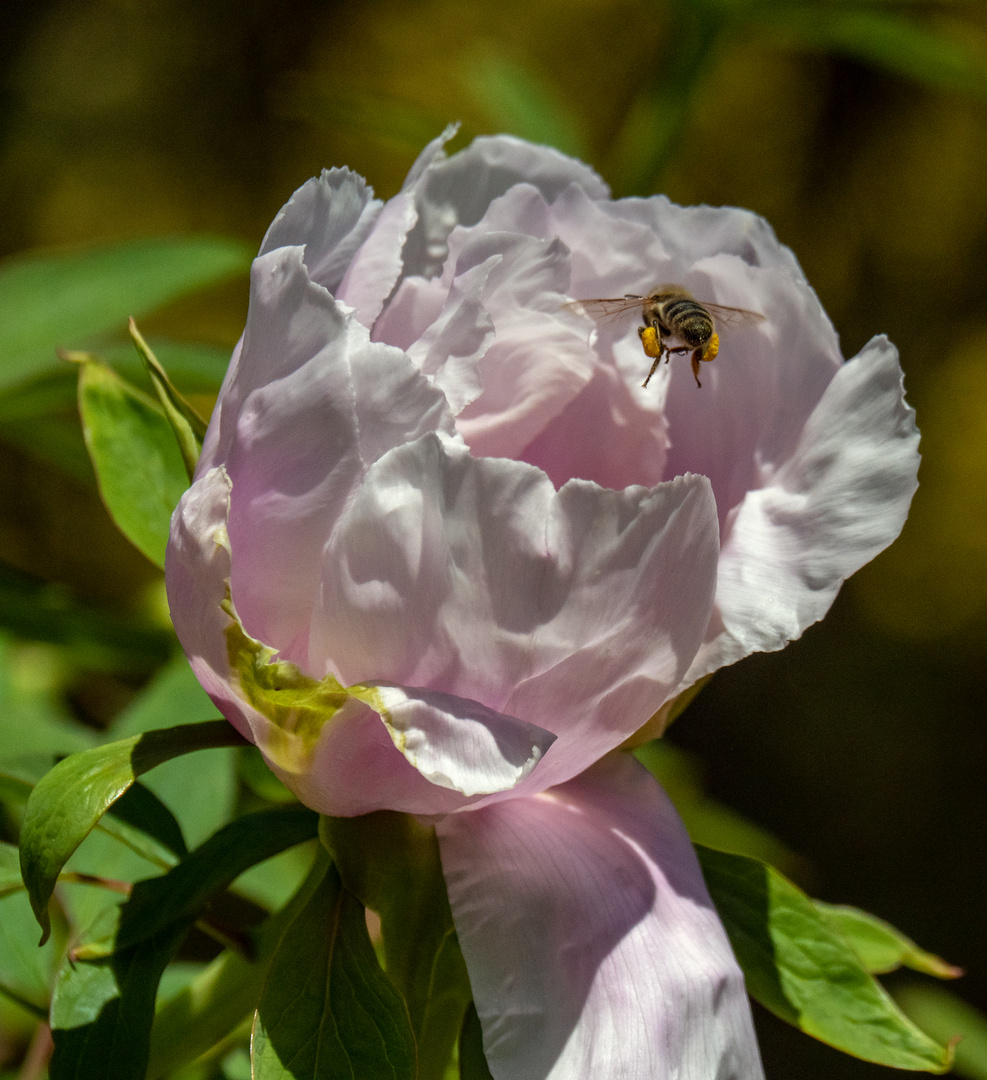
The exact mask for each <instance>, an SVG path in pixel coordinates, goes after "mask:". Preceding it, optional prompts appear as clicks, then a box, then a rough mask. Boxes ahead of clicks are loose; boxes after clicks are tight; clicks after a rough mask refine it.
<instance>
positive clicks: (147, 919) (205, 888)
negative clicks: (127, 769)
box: [116, 725, 318, 949]
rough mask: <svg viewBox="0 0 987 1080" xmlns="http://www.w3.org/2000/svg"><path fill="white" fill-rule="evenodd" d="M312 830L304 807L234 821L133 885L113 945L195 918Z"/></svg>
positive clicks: (313, 820)
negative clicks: (248, 873)
mask: <svg viewBox="0 0 987 1080" xmlns="http://www.w3.org/2000/svg"><path fill="white" fill-rule="evenodd" d="M202 726H205V725H202ZM317 828H318V815H316V814H315V813H313V811H311V810H308V809H306V808H305V807H303V806H289V807H279V808H278V809H275V810H259V811H257V812H256V813H254V814H245V815H244V816H243V817H239V818H236V819H235V820H234V821H231V822H230V823H229V825H225V826H223V828H222V829H220V830H219V832H217V833H216V834H215V835H213V836H210V837H209V839H208V840H207V841H206V842H205V843H204V844H200V846H199V847H197V848H196V849H195V851H193V852H192V853H191V854H190V855H188V856H187V857H186V858H185V859H183V860H182V861H181V862H180V863H179V864H178V865H177V866H176V867H175V868H174V869H172V870H170V871H169V872H168V873H167V874H165V875H164V876H163V877H159V878H152V879H150V880H149V881H138V882H137V883H136V884H135V885H134V890H133V892H132V893H131V895H130V900H129V901H128V902H127V903H126V904H125V905H124V908H125V910H126V914H125V916H123V917H122V918H121V922H120V930H119V933H118V935H117V938H116V947H117V948H118V949H124V948H127V947H128V946H130V945H134V944H137V943H138V942H139V941H141V940H142V939H144V938H150V937H153V936H154V935H155V934H157V933H160V932H161V931H163V930H164V929H165V928H166V927H167V926H168V925H169V923H171V922H174V921H176V920H177V921H182V920H186V921H187V920H194V919H196V918H198V916H199V912H200V911H201V910H202V909H203V908H204V907H205V905H206V903H207V902H208V900H209V899H210V898H211V897H213V896H215V895H216V894H217V893H219V892H221V891H222V890H224V889H226V888H228V887H229V885H230V884H232V882H233V881H234V880H235V879H236V878H238V877H239V876H240V874H242V873H243V872H244V871H245V870H246V869H247V868H248V867H251V866H253V865H254V864H255V863H259V862H263V861H264V860H265V859H269V858H271V856H273V855H277V854H278V853H279V852H281V851H285V850H286V849H287V848H290V847H294V846H295V845H296V844H301V843H304V841H306V840H311V839H313V838H314V837H315V835H316V832H317Z"/></svg>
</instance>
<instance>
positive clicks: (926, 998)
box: [895, 983, 987, 1080]
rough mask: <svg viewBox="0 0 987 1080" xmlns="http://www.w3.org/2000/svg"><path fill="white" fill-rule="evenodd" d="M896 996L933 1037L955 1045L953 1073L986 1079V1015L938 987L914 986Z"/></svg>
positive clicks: (904, 989) (975, 1078) (970, 1078)
mask: <svg viewBox="0 0 987 1080" xmlns="http://www.w3.org/2000/svg"><path fill="white" fill-rule="evenodd" d="M895 997H896V998H897V1001H898V1004H899V1005H900V1006H901V1007H902V1009H904V1011H905V1012H906V1013H907V1014H908V1015H909V1016H910V1017H911V1018H912V1019H913V1020H914V1021H915V1023H916V1024H920V1025H921V1026H922V1027H923V1028H924V1029H925V1030H926V1031H928V1032H929V1034H930V1035H932V1036H934V1037H935V1038H937V1039H941V1040H942V1041H943V1042H953V1043H956V1060H955V1061H954V1062H953V1072H954V1073H955V1074H956V1075H957V1076H962V1077H965V1078H966V1080H987V1016H984V1014H983V1013H982V1012H980V1011H979V1010H978V1009H974V1008H973V1007H972V1006H971V1005H968V1004H967V1003H966V1002H965V1001H961V1000H960V999H959V998H958V997H957V996H956V995H955V994H953V993H950V991H948V990H944V989H943V988H942V987H939V986H926V985H924V984H923V985H919V984H918V983H913V984H911V985H909V986H903V987H900V988H899V989H897V990H896V991H895ZM956 1040H959V1042H957V1041H956Z"/></svg>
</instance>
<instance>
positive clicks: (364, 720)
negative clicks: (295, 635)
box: [167, 467, 555, 816]
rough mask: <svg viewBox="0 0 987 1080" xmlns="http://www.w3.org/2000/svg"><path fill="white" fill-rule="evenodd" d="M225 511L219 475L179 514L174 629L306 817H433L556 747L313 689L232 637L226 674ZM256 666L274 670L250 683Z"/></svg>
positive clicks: (458, 704) (498, 724)
mask: <svg viewBox="0 0 987 1080" xmlns="http://www.w3.org/2000/svg"><path fill="white" fill-rule="evenodd" d="M230 500H231V484H230V480H229V477H228V476H227V474H226V471H225V470H224V469H223V468H222V467H220V468H216V469H213V470H211V471H210V472H208V473H207V474H206V475H205V476H203V477H200V478H199V480H197V481H196V483H195V484H194V485H193V486H192V488H190V489H189V491H188V492H187V493H186V494H185V496H184V497H183V499H182V501H181V503H180V504H179V507H178V511H177V512H176V514H175V517H174V520H173V522H172V533H171V544H170V546H169V550H168V579H167V580H168V598H169V603H170V605H171V609H172V613H173V616H174V620H175V629H176V631H177V633H178V635H179V638H180V640H181V642H182V646H183V648H184V649H185V651H186V653H187V654H188V657H189V661H190V662H191V664H192V668H193V670H194V671H195V673H196V676H197V678H198V679H199V681H200V682H201V683H202V685H203V687H204V688H205V690H206V691H207V693H208V694H209V695H210V697H212V699H213V701H215V703H216V705H217V707H218V708H219V709H220V711H221V712H222V713H223V714H224V715H225V716H226V717H227V718H228V719H229V720H230V721H231V722H232V723H233V724H234V726H235V727H236V728H237V730H238V731H240V732H241V734H243V735H244V736H245V737H246V738H248V739H250V740H251V741H252V742H254V743H256V745H257V746H258V747H259V748H260V749H261V750H262V751H263V752H264V754H265V757H266V758H267V761H268V764H269V765H270V766H271V768H272V769H273V770H274V771H275V772H276V773H277V775H278V776H279V777H281V779H282V780H283V781H284V782H285V783H286V784H287V785H288V786H289V787H290V788H291V789H292V790H293V791H295V792H296V793H297V794H298V795H299V797H300V798H302V799H303V801H305V802H306V803H307V805H309V806H312V807H314V808H316V809H318V810H320V811H322V812H323V813H331V814H336V815H343V816H346V815H353V814H363V813H369V812H370V811H372V810H380V809H384V808H390V809H399V810H405V811H408V812H412V813H423V814H433V813H443V812H448V811H450V810H455V809H459V808H460V807H462V806H463V805H465V804H466V803H467V802H469V801H475V797H476V796H480V795H485V794H489V793H491V792H500V791H504V790H509V789H511V788H513V787H515V786H516V785H517V784H518V783H519V782H520V781H522V780H523V779H524V778H525V777H526V776H528V775H529V774H530V773H531V771H532V770H533V769H534V768H535V766H536V765H537V764H538V763H539V761H540V760H541V759H542V757H543V756H544V753H545V751H546V750H547V749H548V747H549V746H551V744H552V743H553V742H554V741H555V736H554V735H552V734H551V733H550V732H547V731H545V730H543V729H541V728H539V727H537V726H536V725H534V724H531V723H528V722H526V721H523V720H519V719H517V718H516V717H513V716H507V715H504V714H501V713H497V712H495V711H494V710H492V709H488V708H486V707H485V706H484V705H482V704H480V703H479V702H476V701H469V700H466V699H463V698H457V697H453V696H452V695H449V694H443V693H439V692H436V691H433V690H429V689H426V688H420V687H401V686H392V685H386V684H376V685H362V686H357V687H353V688H351V690H350V691H345V690H343V688H342V687H340V686H339V684H338V682H337V681H336V680H335V679H333V678H331V677H330V679H329V680H327V682H328V683H329V685H325V684H323V685H321V686H320V684H319V683H318V682H316V681H315V680H312V679H310V678H308V677H307V676H305V675H304V673H302V672H299V671H297V669H294V668H292V667H291V665H285V664H283V663H280V662H278V661H277V659H276V657H275V656H272V655H271V650H270V649H268V648H267V647H265V646H264V644H263V643H261V642H254V643H253V646H249V640H248V639H247V638H245V637H244V636H243V635H242V634H239V635H238V637H237V638H236V640H238V641H240V642H243V643H246V644H248V646H249V647H248V648H247V649H245V650H241V651H240V652H239V653H238V654H237V655H238V656H239V659H238V661H237V666H236V667H235V668H234V667H231V654H230V651H229V650H230V644H231V642H230V638H229V637H228V632H229V631H230V629H231V627H232V620H231V615H230V612H229V607H228V605H226V606H224V601H228V600H229V599H230V596H229V592H228V589H229V580H230V566H231V562H233V561H235V560H234V559H233V557H232V552H231V549H230V542H229V537H228V533H227V526H226V522H227V518H228V514H229V509H230ZM258 661H259V662H261V663H262V664H265V663H270V664H272V665H274V666H273V667H266V666H264V667H262V670H261V671H260V672H258V671H257V670H256V669H254V668H253V667H252V664H253V663H255V662H258ZM265 671H266V672H269V673H270V674H269V675H268V677H267V678H264V672H265ZM258 675H260V677H258ZM245 680H248V681H245ZM269 682H273V684H274V685H273V687H272V686H269V685H268V683H269ZM286 698H287V699H288V700H286Z"/></svg>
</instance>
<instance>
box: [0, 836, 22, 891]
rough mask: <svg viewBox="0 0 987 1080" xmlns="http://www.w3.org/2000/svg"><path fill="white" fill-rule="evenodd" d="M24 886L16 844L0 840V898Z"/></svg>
mask: <svg viewBox="0 0 987 1080" xmlns="http://www.w3.org/2000/svg"><path fill="white" fill-rule="evenodd" d="M23 888H24V881H23V879H22V878H21V864H20V859H19V857H18V855H17V845H16V844H8V843H7V842H6V840H0V899H3V897H5V896H10V894H11V893H15V892H20V891H21V889H23Z"/></svg>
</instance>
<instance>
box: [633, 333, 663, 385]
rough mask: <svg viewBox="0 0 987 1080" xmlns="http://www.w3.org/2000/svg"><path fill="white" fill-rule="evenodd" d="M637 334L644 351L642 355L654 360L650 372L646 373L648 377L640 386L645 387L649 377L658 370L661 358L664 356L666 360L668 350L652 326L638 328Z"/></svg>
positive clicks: (649, 380) (649, 379)
mask: <svg viewBox="0 0 987 1080" xmlns="http://www.w3.org/2000/svg"><path fill="white" fill-rule="evenodd" d="M637 332H638V334H639V335H640V337H641V347H642V348H643V349H644V355H645V356H650V357H651V358H652V359H653V360H654V363H653V364H652V365H651V370H650V371H649V372H648V377H647V378H646V379H645V380H644V382H643V383H642V384H641V385H642V386H647V385H648V383H649V382H651V376H652V375H654V373H655V372H656V371H657V370H658V365H659V364H660V363H661V358H662V357H663V356H664V357H665V359H666V360H667V359H668V350H667V349H666V348H665V343H664V342H663V341H662V340H661V337H660V335H659V333H658V331H657V330H656V329H655V328H654V327H653V326H639V327H638V329H637Z"/></svg>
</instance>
